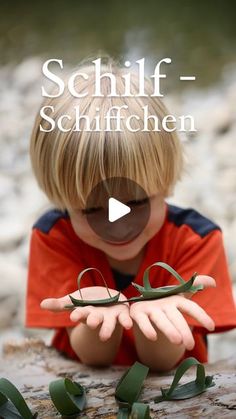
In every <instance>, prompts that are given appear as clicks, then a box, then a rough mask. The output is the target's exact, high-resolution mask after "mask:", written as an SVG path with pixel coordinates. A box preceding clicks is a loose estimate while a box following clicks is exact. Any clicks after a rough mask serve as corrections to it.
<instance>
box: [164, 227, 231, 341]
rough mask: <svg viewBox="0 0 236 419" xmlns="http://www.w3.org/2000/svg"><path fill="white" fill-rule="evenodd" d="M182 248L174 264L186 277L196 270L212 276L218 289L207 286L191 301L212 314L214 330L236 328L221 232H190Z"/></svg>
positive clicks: (197, 326)
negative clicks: (200, 233) (201, 235)
mask: <svg viewBox="0 0 236 419" xmlns="http://www.w3.org/2000/svg"><path fill="white" fill-rule="evenodd" d="M179 248H180V249H181V252H178V253H179V255H178V260H177V261H176V264H175V266H173V267H174V269H175V270H176V271H177V272H178V273H179V274H180V275H181V276H182V277H183V278H184V279H185V280H188V279H190V278H191V276H192V275H193V273H194V272H197V273H198V275H209V276H211V277H213V278H214V279H215V281H216V288H205V289H203V290H202V291H199V292H197V293H196V294H194V295H193V296H192V298H191V300H193V301H195V302H196V303H197V304H199V306H201V307H202V308H203V309H204V310H205V311H206V313H207V314H208V315H209V316H210V317H212V319H213V320H214V322H215V326H216V328H215V332H222V331H225V330H229V329H232V328H234V327H236V307H235V302H234V299H233V292H232V283H231V278H230V274H229V270H228V266H227V258H226V254H225V249H224V244H223V237H222V232H221V231H220V230H213V231H212V232H211V233H209V234H208V235H206V236H205V237H200V236H198V235H196V234H190V233H189V234H188V236H187V238H186V240H184V241H183V243H182V245H180V246H179ZM172 278H173V277H172ZM171 282H172V280H171ZM185 317H186V319H187V321H188V323H189V324H190V325H191V326H193V327H195V328H196V329H198V330H199V332H200V331H201V332H205V333H209V331H208V330H206V329H205V328H204V327H203V326H201V325H200V323H198V322H197V321H196V320H195V319H193V318H192V317H189V316H187V315H186V316H185Z"/></svg>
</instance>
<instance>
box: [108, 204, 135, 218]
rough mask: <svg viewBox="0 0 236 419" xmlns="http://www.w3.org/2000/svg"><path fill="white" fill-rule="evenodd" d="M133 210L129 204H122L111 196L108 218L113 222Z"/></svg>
mask: <svg viewBox="0 0 236 419" xmlns="http://www.w3.org/2000/svg"><path fill="white" fill-rule="evenodd" d="M130 211H131V209H130V207H128V205H125V204H122V202H120V201H118V200H117V199H115V198H109V201H108V220H109V221H110V222H111V223H113V222H114V221H116V220H119V218H121V217H124V215H126V214H129V212H130Z"/></svg>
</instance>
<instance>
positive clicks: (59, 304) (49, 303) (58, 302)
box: [40, 295, 71, 311]
mask: <svg viewBox="0 0 236 419" xmlns="http://www.w3.org/2000/svg"><path fill="white" fill-rule="evenodd" d="M70 303H71V300H70V297H69V296H68V295H65V296H64V297H60V298H45V299H44V300H42V301H41V303H40V307H41V308H43V309H44V310H51V311H62V310H66V309H65V307H64V306H65V305H67V304H70Z"/></svg>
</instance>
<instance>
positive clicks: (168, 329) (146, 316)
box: [130, 275, 216, 350]
mask: <svg viewBox="0 0 236 419" xmlns="http://www.w3.org/2000/svg"><path fill="white" fill-rule="evenodd" d="M200 284H202V285H203V286H204V288H205V287H215V286H216V284H215V280H214V279H213V278H211V277H209V276H205V275H198V276H197V277H196V279H195V281H194V283H193V285H200ZM201 292H204V291H201ZM192 295H193V294H191V293H185V294H181V295H180V294H179V295H173V296H170V297H166V298H161V299H159V300H150V301H142V302H137V303H133V304H132V305H131V306H130V316H131V317H132V319H133V320H135V322H136V323H137V325H138V327H139V329H140V330H141V331H142V333H143V334H144V335H145V336H146V338H147V339H149V340H153V341H155V340H157V338H158V337H157V332H156V330H155V329H154V327H153V325H152V323H151V322H153V323H154V325H155V326H156V327H157V328H158V329H159V330H160V331H161V332H162V333H163V334H164V335H165V336H166V337H167V338H168V339H169V341H170V342H171V343H174V344H176V345H180V344H181V343H182V344H183V345H184V346H185V347H186V349H188V350H191V349H193V347H194V339H193V335H192V332H191V329H190V327H189V325H188V323H187V322H186V320H185V319H184V317H183V315H182V312H183V313H186V314H188V315H189V316H191V317H193V318H194V319H196V320H197V321H198V322H200V323H201V324H202V325H203V326H204V327H205V328H206V329H208V330H211V331H212V330H214V328H215V325H214V322H213V320H212V319H211V317H209V316H208V314H207V313H206V312H205V311H204V310H203V309H202V308H201V307H200V306H199V305H198V304H197V303H195V302H194V301H190V300H189V298H191V296H192Z"/></svg>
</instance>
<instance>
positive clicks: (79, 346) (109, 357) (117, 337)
mask: <svg viewBox="0 0 236 419" xmlns="http://www.w3.org/2000/svg"><path fill="white" fill-rule="evenodd" d="M99 330H100V327H99V326H98V327H97V328H96V329H95V330H92V329H90V328H89V327H88V326H87V325H86V324H85V323H82V322H81V323H79V324H77V325H76V326H75V327H72V328H67V331H68V334H69V337H70V343H71V346H72V348H73V350H74V351H75V353H76V354H77V355H78V357H79V358H80V360H81V361H82V362H83V363H84V364H87V365H93V366H107V365H110V364H112V362H113V360H114V358H115V356H116V354H117V351H118V349H119V346H120V343H121V338H122V333H123V328H122V326H121V325H120V324H119V323H117V325H116V328H115V330H114V332H113V334H112V336H111V337H110V339H108V340H107V341H105V342H102V341H101V340H100V339H99Z"/></svg>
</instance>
